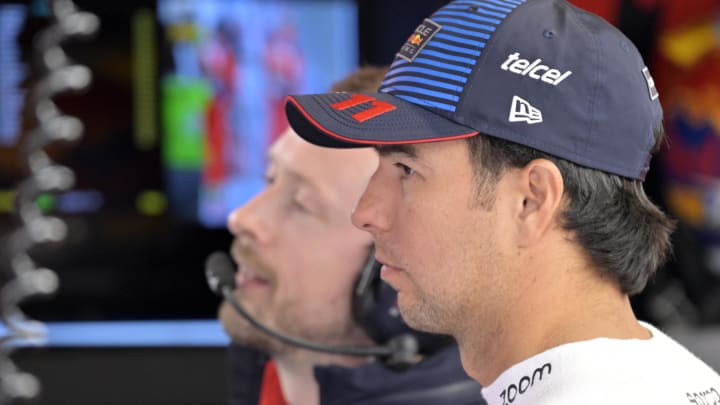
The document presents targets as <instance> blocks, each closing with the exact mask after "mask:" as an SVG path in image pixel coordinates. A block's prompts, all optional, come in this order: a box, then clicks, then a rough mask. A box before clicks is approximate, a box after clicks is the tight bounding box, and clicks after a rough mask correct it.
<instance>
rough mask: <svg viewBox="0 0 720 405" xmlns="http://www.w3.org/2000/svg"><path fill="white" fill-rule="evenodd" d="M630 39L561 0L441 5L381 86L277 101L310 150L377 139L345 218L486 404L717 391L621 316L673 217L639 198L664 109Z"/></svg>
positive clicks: (661, 338)
mask: <svg viewBox="0 0 720 405" xmlns="http://www.w3.org/2000/svg"><path fill="white" fill-rule="evenodd" d="M658 97H659V95H658V90H657V89H656V87H655V84H654V82H653V79H652V76H651V75H650V72H649V71H648V69H647V68H646V67H645V64H644V63H643V61H642V58H641V57H640V55H639V54H638V52H637V50H636V49H635V47H634V46H633V45H632V44H631V43H630V41H629V40H628V39H627V38H626V37H625V36H623V35H622V34H621V33H620V32H619V31H617V30H616V29H615V28H613V27H612V26H611V25H610V24H608V23H607V22H605V21H604V20H602V19H601V18H599V17H597V16H595V15H593V14H590V13H587V12H585V11H583V10H580V9H578V8H576V7H574V6H572V5H570V4H568V3H567V2H565V1H564V0H527V1H524V0H484V1H483V0H478V1H454V2H451V3H449V4H448V5H447V6H445V7H443V8H441V9H440V10H438V11H437V12H436V13H434V14H433V15H432V16H430V17H429V18H428V19H425V21H423V23H422V24H420V26H418V28H417V29H416V30H415V32H414V33H412V35H411V36H410V39H409V40H408V42H406V43H405V44H404V45H403V46H402V48H401V49H400V50H399V52H398V54H397V57H396V59H395V62H394V63H393V65H392V67H391V69H390V71H389V72H388V73H387V75H386V76H385V79H384V81H383V84H382V85H381V87H380V90H379V92H378V93H353V94H348V93H333V94H323V95H303V96H290V97H289V98H288V103H287V106H286V109H287V112H288V117H289V119H290V122H291V125H292V126H293V128H294V129H295V131H296V132H298V133H299V134H300V135H301V136H302V137H304V138H305V139H306V140H308V141H310V142H313V143H315V144H319V145H324V146H330V147H337V148H348V147H361V146H367V145H372V146H374V147H375V148H376V149H377V150H378V152H379V155H380V163H379V166H378V169H377V170H376V172H375V174H374V175H373V177H372V179H371V180H370V182H369V184H368V186H367V188H366V190H365V192H364V194H363V195H362V196H361V198H360V200H359V202H358V205H357V207H356V209H355V212H354V214H353V217H352V219H353V222H354V224H355V225H356V226H357V227H359V228H361V229H364V230H366V231H368V232H370V233H371V234H372V235H373V237H374V241H375V246H376V257H377V259H378V260H379V261H380V262H382V263H384V266H383V268H382V277H383V279H384V280H385V281H387V282H388V283H389V284H391V285H392V286H393V287H394V288H395V289H396V290H397V291H398V303H399V307H400V310H401V313H402V314H403V316H404V318H405V319H406V321H407V322H408V323H409V324H410V325H411V326H413V327H416V328H419V329H424V330H428V331H433V332H441V333H449V334H451V335H453V336H454V337H455V338H456V339H457V341H458V343H459V345H460V351H461V357H462V362H463V367H464V368H465V370H466V371H467V372H468V373H469V374H470V375H471V376H472V377H473V378H475V379H476V380H477V381H478V382H480V383H481V385H483V386H484V387H485V388H484V389H483V395H484V396H485V399H486V400H487V401H488V403H490V404H554V405H555V404H571V403H572V404H576V403H582V404H638V403H643V404H645V403H647V404H683V403H689V404H712V403H720V376H718V374H717V373H716V372H715V371H713V370H712V369H711V368H710V367H709V366H707V365H705V364H704V363H703V362H702V361H700V360H699V359H697V358H696V357H695V356H693V355H692V354H691V353H690V352H688V351H687V350H686V349H685V348H683V347H682V346H680V345H679V344H678V343H676V342H675V341H673V340H672V339H671V338H669V337H668V336H666V335H665V334H663V333H662V332H661V331H660V330H658V329H657V328H655V327H653V326H652V325H649V324H647V323H644V322H639V321H638V320H637V319H636V317H635V315H634V314H633V311H632V308H631V306H630V302H629V296H631V295H633V294H636V293H638V292H640V291H642V289H643V288H644V287H645V284H646V283H647V280H648V279H649V278H650V277H651V276H652V274H653V273H654V271H655V270H656V269H657V268H658V266H659V265H660V264H661V263H662V262H663V261H664V260H665V257H666V256H667V254H668V251H669V249H670V243H669V235H670V233H671V232H672V229H673V223H672V221H671V220H669V219H668V218H667V217H666V215H665V214H664V213H663V212H662V211H661V210H660V209H659V208H658V207H656V206H655V205H654V204H653V203H652V202H651V201H649V199H648V198H647V196H646V195H645V193H644V191H643V187H642V181H643V179H644V177H645V174H646V172H647V170H648V166H649V162H650V158H651V153H652V152H654V151H655V150H656V149H657V148H658V147H659V146H660V145H661V144H662V142H663V139H664V134H663V131H662V108H661V106H660V103H659V100H658Z"/></svg>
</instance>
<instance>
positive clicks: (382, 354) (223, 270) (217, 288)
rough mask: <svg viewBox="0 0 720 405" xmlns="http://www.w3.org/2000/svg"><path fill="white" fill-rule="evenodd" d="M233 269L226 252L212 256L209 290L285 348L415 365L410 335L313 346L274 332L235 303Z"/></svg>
mask: <svg viewBox="0 0 720 405" xmlns="http://www.w3.org/2000/svg"><path fill="white" fill-rule="evenodd" d="M234 273H235V271H234V266H233V264H232V262H231V261H230V258H229V257H228V255H227V254H225V253H223V252H214V253H212V254H211V255H210V256H209V257H208V258H207V260H206V262H205V276H206V278H207V282H208V285H209V286H210V289H211V290H212V291H213V292H215V293H216V294H218V295H220V296H221V297H223V298H224V299H225V300H226V301H227V302H228V303H229V304H230V305H231V306H232V307H233V308H234V309H235V311H237V312H238V313H239V314H240V315H241V316H242V317H243V318H245V319H246V320H247V321H248V322H250V324H251V325H252V326H253V327H255V328H257V329H259V330H260V331H262V332H263V333H265V334H267V335H269V336H271V337H272V338H274V339H277V340H279V341H281V342H284V343H286V344H289V345H292V346H297V347H301V348H304V349H308V350H313V351H317V352H323V353H333V354H344V355H349V356H375V357H379V358H380V359H382V360H383V361H384V362H385V364H387V365H388V366H390V367H404V366H409V365H411V364H413V363H414V362H415V357H416V355H417V353H418V342H417V339H416V338H415V337H414V336H412V335H410V334H402V335H399V336H396V337H393V338H391V339H389V340H388V342H387V343H386V344H384V345H378V346H367V347H360V346H355V347H352V346H330V345H323V344H317V343H313V342H310V341H307V340H304V339H300V338H296V337H291V336H288V335H285V334H283V333H281V332H279V331H276V330H274V329H271V328H270V327H268V326H266V325H264V324H262V323H261V322H259V321H258V320H257V319H255V318H253V317H252V315H250V314H249V313H248V312H247V311H246V310H245V308H243V307H242V305H240V303H239V302H238V301H237V300H236V299H235V297H234V295H233V290H234V289H235V275H234Z"/></svg>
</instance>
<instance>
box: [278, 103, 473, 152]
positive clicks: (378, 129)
mask: <svg viewBox="0 0 720 405" xmlns="http://www.w3.org/2000/svg"><path fill="white" fill-rule="evenodd" d="M363 100H364V101H363ZM285 111H286V113H287V118H288V121H289V122H290V125H291V126H292V128H293V130H295V132H297V133H298V134H299V135H300V136H301V137H303V138H304V139H305V140H307V141H308V142H310V143H313V144H316V145H320V146H327V147H332V148H353V147H362V146H370V145H391V144H407V143H420V142H437V141H445V140H452V139H461V138H467V137H470V136H474V135H477V134H478V131H476V130H474V129H472V128H470V127H466V126H464V125H460V124H458V123H456V122H453V121H451V120H449V119H448V118H446V117H443V116H441V115H439V114H436V113H434V112H432V111H430V110H427V109H425V108H422V107H420V106H418V105H415V104H413V103H410V102H408V101H405V100H402V99H400V98H398V97H395V96H392V95H390V94H385V93H354V94H351V93H326V94H310V95H291V96H288V97H287V99H286V100H285Z"/></svg>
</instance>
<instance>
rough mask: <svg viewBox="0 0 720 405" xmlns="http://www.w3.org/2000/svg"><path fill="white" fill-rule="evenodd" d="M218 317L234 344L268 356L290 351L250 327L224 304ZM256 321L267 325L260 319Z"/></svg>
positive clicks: (232, 309)
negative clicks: (248, 347)
mask: <svg viewBox="0 0 720 405" xmlns="http://www.w3.org/2000/svg"><path fill="white" fill-rule="evenodd" d="M218 317H219V319H220V323H221V324H222V326H223V329H225V333H227V334H228V336H230V339H231V340H232V341H233V342H235V343H239V344H242V345H246V346H251V347H254V348H256V349H259V350H262V351H264V352H266V353H270V354H282V353H287V352H288V351H290V350H292V348H291V347H289V346H287V345H286V344H284V343H282V342H280V341H279V340H277V339H275V338H273V337H271V336H270V335H268V334H267V333H264V332H263V331H261V330H259V329H257V328H256V327H254V326H252V325H251V324H250V323H249V322H248V321H247V320H246V319H245V318H243V317H242V316H241V315H240V314H238V313H237V312H235V309H234V308H232V306H230V305H229V304H228V303H226V302H224V303H223V304H222V305H221V306H220V310H219V315H218ZM258 321H260V322H262V323H263V324H267V322H266V321H264V320H262V319H258Z"/></svg>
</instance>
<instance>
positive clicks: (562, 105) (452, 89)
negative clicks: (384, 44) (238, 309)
mask: <svg viewBox="0 0 720 405" xmlns="http://www.w3.org/2000/svg"><path fill="white" fill-rule="evenodd" d="M286 112H287V116H288V120H289V121H290V124H291V126H292V127H293V129H294V130H295V131H296V132H297V133H298V134H299V135H300V136H302V137H303V138H305V139H306V140H308V141H309V142H312V143H314V144H317V145H322V146H329V147H339V148H343V147H360V146H368V145H379V144H407V143H419V142H433V141H442V140H451V139H460V138H466V137H470V136H474V135H477V134H480V133H482V134H485V135H489V136H493V137H497V138H502V139H505V140H508V141H512V142H516V143H519V144H522V145H526V146H528V147H531V148H534V149H537V150H540V151H543V152H546V153H548V154H551V155H554V156H557V157H560V158H563V159H566V160H569V161H571V162H574V163H576V164H578V165H581V166H586V167H590V168H594V169H598V170H602V171H604V172H608V173H613V174H617V175H620V176H623V177H628V178H633V179H644V177H645V174H646V172H647V170H648V166H649V163H650V156H651V150H652V148H653V146H654V144H655V137H654V131H655V130H656V129H658V128H659V127H660V126H661V125H662V107H661V106H660V102H659V100H658V92H657V89H656V88H655V84H654V82H653V79H652V76H651V75H650V72H649V71H648V69H647V67H646V66H645V64H644V62H643V60H642V57H641V56H640V54H639V52H638V51H637V49H636V48H635V46H633V44H632V43H631V42H630V40H628V39H627V38H626V37H625V36H624V35H623V34H622V33H621V32H620V31H618V30H617V29H616V28H615V27H613V26H612V25H610V24H609V23H608V22H606V21H605V20H603V19H602V18H600V17H598V16H596V15H594V14H592V13H589V12H587V11H584V10H582V9H579V8H577V7H575V6H573V5H571V4H568V3H567V2H566V1H564V0H478V1H471V0H458V1H452V2H450V3H449V4H448V5H446V6H445V7H443V8H441V9H439V10H438V11H436V12H435V13H434V14H433V15H432V16H430V17H429V18H427V19H425V20H424V21H423V22H422V23H421V24H420V25H419V26H418V27H417V29H415V31H414V32H413V33H412V34H411V35H410V37H409V38H408V39H407V41H406V42H405V44H403V46H402V47H401V48H400V50H399V51H398V53H397V56H396V58H395V60H394V62H393V64H392V66H391V67H390V70H389V71H388V73H387V74H386V76H385V78H384V80H383V82H382V84H381V86H380V88H379V91H378V92H377V93H329V94H314V95H292V96H288V98H287V101H286Z"/></svg>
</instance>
